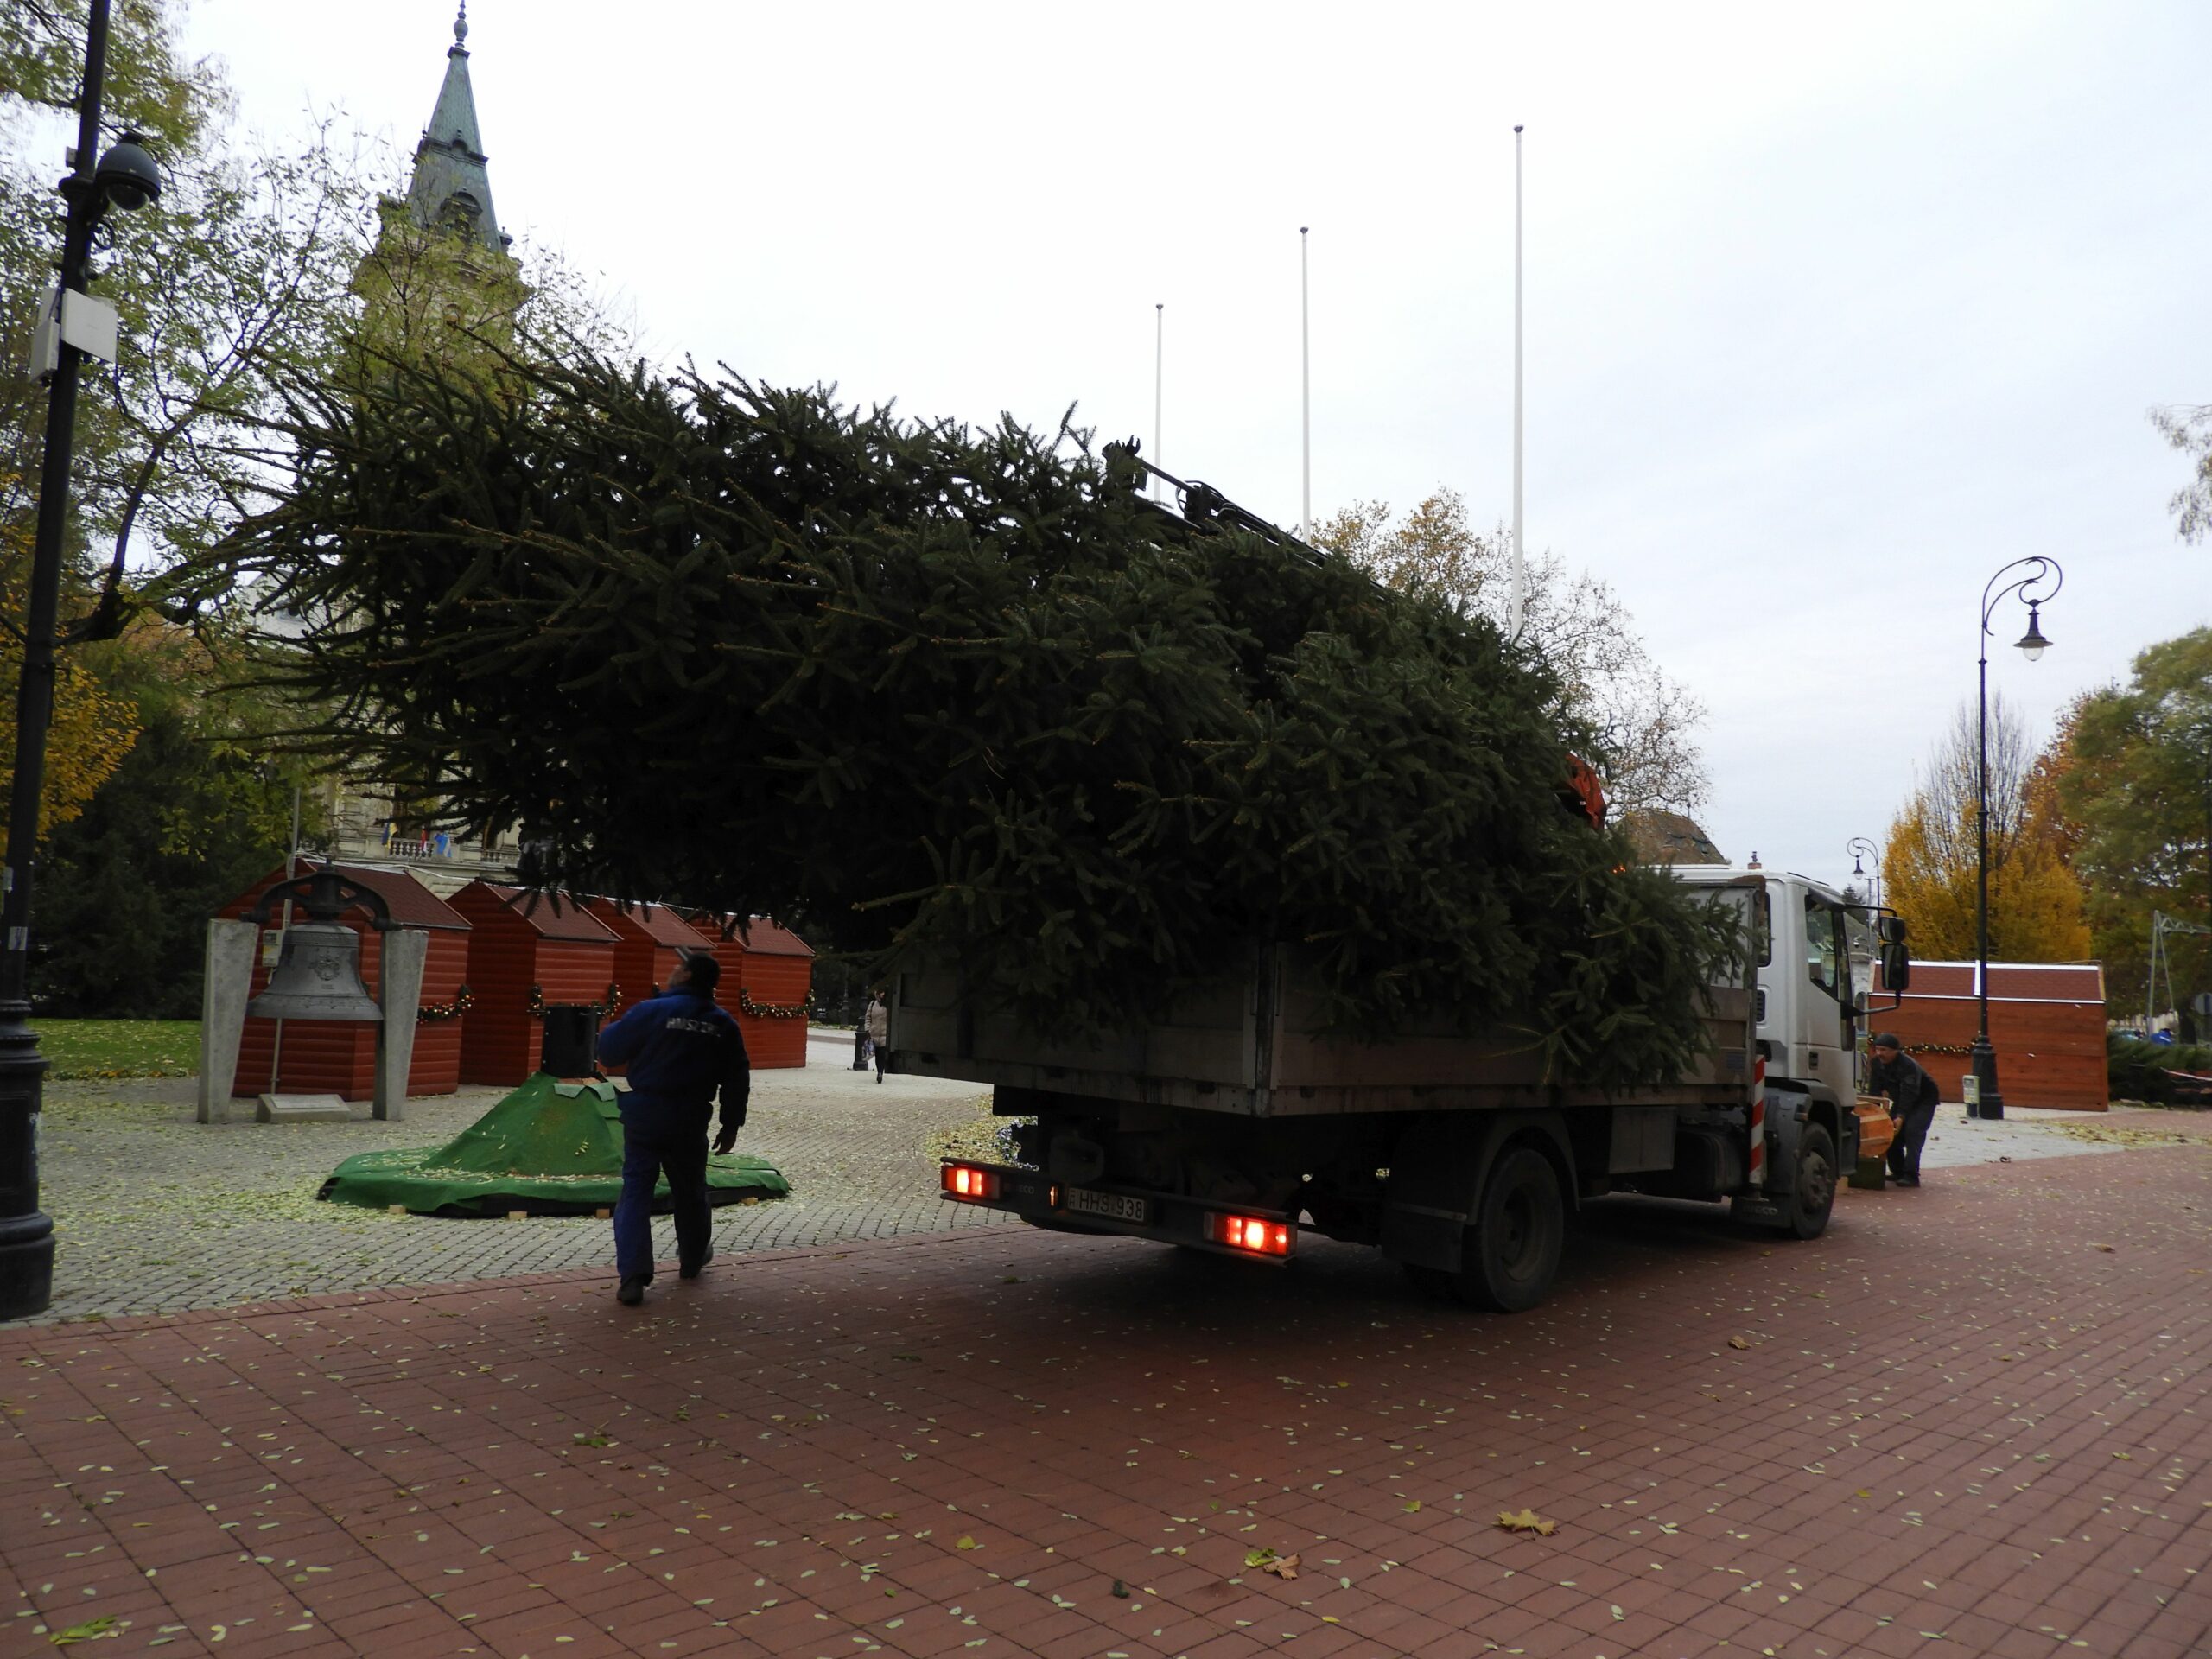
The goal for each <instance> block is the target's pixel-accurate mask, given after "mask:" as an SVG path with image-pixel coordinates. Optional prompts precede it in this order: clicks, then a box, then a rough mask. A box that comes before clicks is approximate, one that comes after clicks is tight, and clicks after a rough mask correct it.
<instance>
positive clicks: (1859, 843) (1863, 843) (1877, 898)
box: [1843, 836, 1882, 910]
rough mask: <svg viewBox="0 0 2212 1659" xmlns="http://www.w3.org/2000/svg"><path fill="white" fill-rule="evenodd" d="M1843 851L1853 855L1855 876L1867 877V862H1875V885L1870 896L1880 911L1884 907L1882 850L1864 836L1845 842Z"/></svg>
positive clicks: (1852, 863)
mask: <svg viewBox="0 0 2212 1659" xmlns="http://www.w3.org/2000/svg"><path fill="white" fill-rule="evenodd" d="M1843 850H1844V851H1845V852H1847V853H1849V854H1850V855H1851V873H1852V874H1853V875H1865V874H1866V873H1867V871H1866V861H1867V860H1868V859H1870V858H1871V859H1872V860H1873V861H1874V870H1873V883H1872V887H1870V888H1869V889H1868V894H1869V896H1870V897H1871V898H1872V899H1873V901H1874V908H1875V909H1877V910H1879V909H1880V908H1881V907H1882V849H1880V848H1878V847H1877V846H1875V845H1874V843H1873V842H1871V841H1869V840H1867V839H1866V836H1853V837H1852V838H1851V839H1850V840H1849V841H1847V842H1844V844H1843Z"/></svg>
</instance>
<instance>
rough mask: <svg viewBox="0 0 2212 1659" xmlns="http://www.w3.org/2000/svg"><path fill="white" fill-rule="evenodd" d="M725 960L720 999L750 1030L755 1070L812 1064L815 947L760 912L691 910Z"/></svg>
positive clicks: (694, 923)
mask: <svg viewBox="0 0 2212 1659" xmlns="http://www.w3.org/2000/svg"><path fill="white" fill-rule="evenodd" d="M739 919H740V918H738V917H737V916H736V915H735V914H734V913H732V912H721V911H710V910H708V911H694V912H690V921H691V925H692V926H693V927H694V928H696V930H697V931H700V932H701V933H703V934H704V935H706V937H707V938H708V941H709V944H710V945H711V946H712V948H713V950H714V953H715V961H717V962H719V963H721V969H722V977H721V985H720V986H719V987H718V988H716V990H715V1001H717V1002H719V1003H721V1006H722V1007H724V1008H726V1009H728V1011H729V1012H730V1013H731V1014H733V1015H734V1016H735V1017H736V1020H737V1023H738V1024H739V1025H740V1026H741V1027H743V1028H744V1031H745V1052H746V1053H747V1056H748V1057H749V1058H751V1059H752V1061H753V1069H754V1070H755V1071H762V1070H767V1069H772V1068H777V1067H788V1066H801V1065H805V1064H806V1023H807V1013H808V1009H809V1007H810V1004H811V1002H812V1000H813V994H814V947H813V946H811V945H810V944H807V942H806V941H805V940H804V939H802V938H799V936H798V934H796V933H794V932H792V931H791V930H790V929H789V928H787V927H784V926H782V925H779V924H778V923H775V922H772V921H770V920H768V918H766V917H765V916H755V917H753V918H751V919H749V920H747V921H746V923H745V925H744V928H743V931H740V929H739V926H738V923H739Z"/></svg>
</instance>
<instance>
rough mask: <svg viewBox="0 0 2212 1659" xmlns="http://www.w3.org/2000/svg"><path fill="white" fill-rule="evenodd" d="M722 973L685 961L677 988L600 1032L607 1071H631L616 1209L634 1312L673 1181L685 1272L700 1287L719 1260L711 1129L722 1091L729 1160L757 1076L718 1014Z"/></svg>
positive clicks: (648, 1277) (708, 964)
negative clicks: (712, 1261)
mask: <svg viewBox="0 0 2212 1659" xmlns="http://www.w3.org/2000/svg"><path fill="white" fill-rule="evenodd" d="M720 979H721V963H718V962H716V961H715V959H714V958H713V957H710V956H708V955H706V954H705V953H704V952H695V953H693V954H692V955H690V956H687V957H684V958H683V962H682V963H681V964H680V965H679V966H678V967H677V969H676V971H675V972H674V973H672V974H671V975H670V976H668V989H667V990H666V991H665V992H664V993H663V994H662V995H659V996H656V997H650V998H648V999H647V1000H646V1001H643V1002H640V1003H639V1004H638V1006H637V1007H633V1008H632V1009H631V1010H630V1011H629V1012H628V1013H627V1014H624V1015H623V1016H622V1017H621V1018H620V1020H616V1021H615V1022H614V1023H613V1025H611V1026H609V1027H607V1029H606V1030H604V1031H602V1032H601V1033H599V1058H600V1061H601V1064H602V1065H606V1066H608V1067H610V1068H613V1069H616V1070H620V1069H623V1068H627V1070H628V1073H629V1078H630V1088H629V1092H628V1093H626V1094H625V1095H624V1096H622V1197H621V1198H620V1201H619V1202H617V1203H616V1205H615V1206H614V1267H615V1271H616V1272H617V1273H619V1274H620V1275H621V1277H622V1285H621V1288H620V1289H619V1290H617V1291H616V1292H615V1293H614V1299H615V1300H617V1301H619V1302H620V1303H621V1304H622V1305H623V1306H626V1307H635V1306H637V1305H638V1304H639V1302H642V1301H643V1300H645V1287H646V1286H647V1285H649V1284H651V1283H652V1278H653V1235H652V1213H653V1188H654V1186H655V1185H657V1184H658V1181H659V1179H660V1177H661V1175H662V1173H663V1172H665V1173H667V1176H668V1190H669V1194H670V1197H671V1198H672V1199H673V1201H674V1205H675V1210H676V1260H677V1271H678V1273H679V1274H681V1275H682V1276H683V1277H684V1278H686V1279H696V1278H697V1277H698V1276H699V1270H700V1269H701V1268H703V1267H705V1266H706V1265H707V1262H708V1258H709V1257H710V1256H712V1255H714V1253H715V1250H714V1244H713V1242H712V1239H711V1236H710V1235H709V1218H708V1214H707V1124H708V1122H709V1119H710V1118H711V1117H712V1116H714V1106H715V1090H721V1101H722V1122H721V1133H720V1134H718V1135H715V1151H716V1152H718V1153H719V1152H728V1150H729V1149H730V1148H731V1147H734V1146H735V1145H736V1144H737V1132H738V1131H739V1130H740V1129H741V1128H744V1127H745V1107H746V1102H747V1099H748V1098H749V1097H750V1096H751V1095H752V1092H753V1068H752V1065H750V1063H749V1062H748V1061H747V1059H746V1056H745V1035H744V1033H742V1032H741V1031H740V1030H739V1029H738V1028H737V1021H736V1020H733V1019H731V1018H730V1017H729V1015H728V1014H725V1013H724V1012H723V1011H722V1010H721V1008H719V1007H715V983H716V982H718V981H719V980H720Z"/></svg>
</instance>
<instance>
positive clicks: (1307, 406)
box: [1298, 225, 1313, 541]
mask: <svg viewBox="0 0 2212 1659" xmlns="http://www.w3.org/2000/svg"><path fill="white" fill-rule="evenodd" d="M1309 228H1310V226H1304V225H1301V226H1299V227H1298V358H1299V363H1298V381H1299V405H1300V415H1299V429H1300V449H1301V452H1302V456H1303V459H1302V461H1301V480H1302V481H1301V485H1300V492H1299V507H1298V514H1299V517H1298V534H1299V538H1300V540H1301V541H1303V540H1308V539H1310V538H1311V537H1312V536H1313V330H1312V327H1311V323H1310V319H1311V316H1312V311H1311V308H1310V304H1309V294H1310V290H1309V289H1308V288H1307V286H1306V231H1307V230H1308V229H1309Z"/></svg>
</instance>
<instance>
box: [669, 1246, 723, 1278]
mask: <svg viewBox="0 0 2212 1659" xmlns="http://www.w3.org/2000/svg"><path fill="white" fill-rule="evenodd" d="M714 1259H715V1253H714V1251H713V1250H711V1249H709V1251H708V1252H707V1253H706V1254H705V1255H702V1256H701V1257H700V1258H699V1259H698V1260H697V1261H696V1262H679V1263H677V1269H676V1276H677V1278H679V1279H696V1278H697V1277H698V1276H699V1275H700V1274H701V1273H702V1272H703V1271H705V1269H706V1266H707V1263H708V1262H711V1261H713V1260H714Z"/></svg>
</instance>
